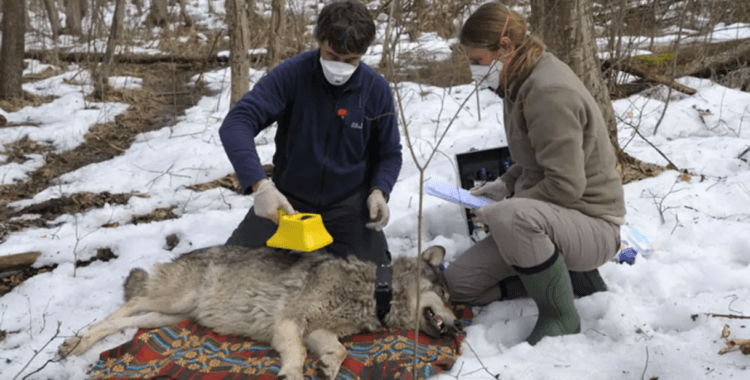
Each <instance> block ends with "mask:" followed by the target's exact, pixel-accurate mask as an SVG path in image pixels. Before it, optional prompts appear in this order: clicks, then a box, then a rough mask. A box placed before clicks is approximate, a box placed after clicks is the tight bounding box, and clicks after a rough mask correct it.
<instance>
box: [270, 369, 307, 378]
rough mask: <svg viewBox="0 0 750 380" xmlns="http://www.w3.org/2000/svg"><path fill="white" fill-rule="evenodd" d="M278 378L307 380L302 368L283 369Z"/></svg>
mask: <svg viewBox="0 0 750 380" xmlns="http://www.w3.org/2000/svg"><path fill="white" fill-rule="evenodd" d="M276 378H277V379H285V380H305V376H304V375H302V367H301V366H300V367H299V368H296V367H295V368H290V367H281V370H280V371H279V375H278V376H277V377H276Z"/></svg>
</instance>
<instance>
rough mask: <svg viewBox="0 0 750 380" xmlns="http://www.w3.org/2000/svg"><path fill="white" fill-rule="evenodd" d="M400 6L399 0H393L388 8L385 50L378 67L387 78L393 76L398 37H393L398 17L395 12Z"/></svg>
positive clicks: (384, 40) (384, 41) (384, 39)
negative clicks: (394, 52)
mask: <svg viewBox="0 0 750 380" xmlns="http://www.w3.org/2000/svg"><path fill="white" fill-rule="evenodd" d="M398 6H399V0H393V1H391V2H390V4H389V9H388V24H386V26H385V36H384V37H383V52H382V53H381V54H380V62H379V63H378V68H379V69H380V70H381V71H382V72H385V73H386V78H388V77H390V76H392V75H393V74H394V73H393V71H394V70H393V57H392V54H393V51H392V50H393V46H394V45H395V42H396V39H394V38H393V36H392V35H391V34H393V29H394V28H395V25H396V19H395V18H394V14H395V12H396V8H397V7H398Z"/></svg>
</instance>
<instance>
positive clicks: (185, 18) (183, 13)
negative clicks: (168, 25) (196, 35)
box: [179, 0, 194, 26]
mask: <svg viewBox="0 0 750 380" xmlns="http://www.w3.org/2000/svg"><path fill="white" fill-rule="evenodd" d="M179 1H180V17H181V18H182V22H184V23H185V26H192V25H193V23H194V21H193V18H192V17H190V16H189V15H188V14H187V1H186V0H179Z"/></svg>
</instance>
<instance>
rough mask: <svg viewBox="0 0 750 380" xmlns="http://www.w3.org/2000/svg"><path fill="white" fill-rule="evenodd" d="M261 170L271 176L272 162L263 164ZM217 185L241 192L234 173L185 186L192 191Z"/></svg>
mask: <svg viewBox="0 0 750 380" xmlns="http://www.w3.org/2000/svg"><path fill="white" fill-rule="evenodd" d="M263 171H264V172H265V173H266V176H267V177H268V178H271V177H272V176H273V164H265V165H263ZM217 187H223V188H225V189H229V190H232V191H234V192H235V193H237V194H242V186H240V180H239V179H237V174H235V173H232V174H227V175H225V176H223V177H221V178H219V179H216V180H213V181H210V182H205V183H199V184H197V185H192V186H188V187H187V188H188V189H190V190H193V191H206V190H211V189H215V188H217Z"/></svg>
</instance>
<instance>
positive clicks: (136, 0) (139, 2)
mask: <svg viewBox="0 0 750 380" xmlns="http://www.w3.org/2000/svg"><path fill="white" fill-rule="evenodd" d="M209 3H210V2H209ZM133 5H135V9H136V10H137V11H138V16H139V17H140V16H143V0H133Z"/></svg>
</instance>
